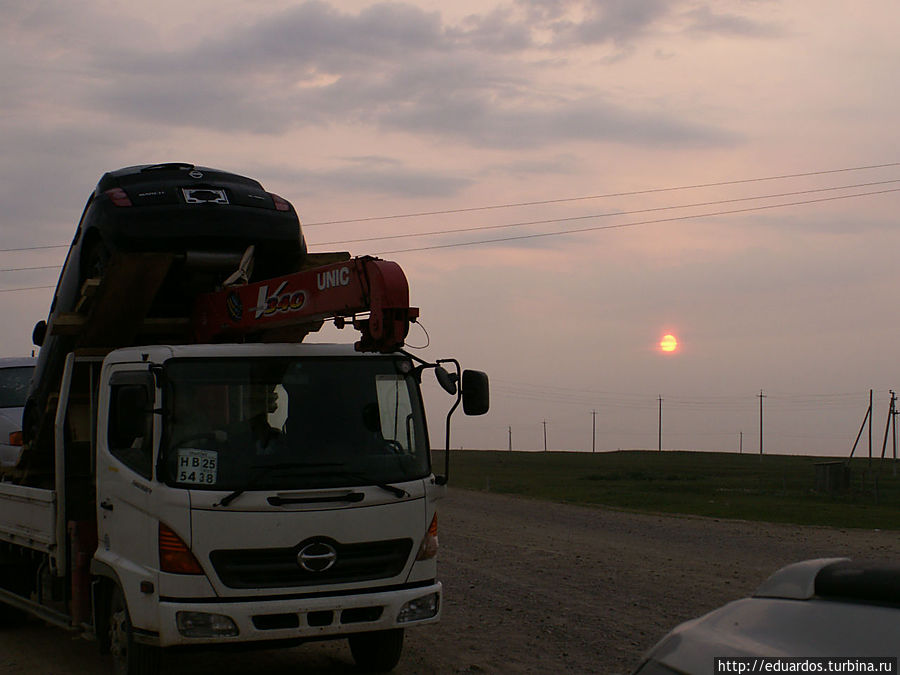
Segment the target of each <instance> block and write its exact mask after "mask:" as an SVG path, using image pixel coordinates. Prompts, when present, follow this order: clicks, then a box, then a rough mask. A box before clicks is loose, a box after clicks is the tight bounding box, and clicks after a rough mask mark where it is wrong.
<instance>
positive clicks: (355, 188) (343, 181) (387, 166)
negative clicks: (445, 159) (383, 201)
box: [279, 157, 473, 199]
mask: <svg viewBox="0 0 900 675" xmlns="http://www.w3.org/2000/svg"><path fill="white" fill-rule="evenodd" d="M279 175H280V176H281V177H282V179H283V180H284V181H285V182H287V183H293V184H295V185H296V186H297V188H296V192H294V191H292V193H291V194H304V193H307V194H308V193H310V192H318V191H321V190H328V191H333V192H341V193H345V194H353V193H356V192H377V193H380V194H387V195H392V196H398V197H403V198H407V199H414V198H417V197H452V196H455V195H458V194H459V193H460V192H461V191H462V190H463V189H465V188H466V187H468V186H469V185H471V184H472V182H473V181H472V180H470V179H467V178H462V177H459V176H456V175H453V174H450V173H448V172H443V171H436V170H432V169H428V168H425V167H410V166H407V165H405V164H403V163H401V162H398V161H396V160H392V159H390V158H386V157H357V158H350V159H348V160H347V161H346V163H345V165H344V166H341V167H338V168H334V169H318V170H301V171H298V170H296V169H291V168H288V169H284V170H281V171H279Z"/></svg>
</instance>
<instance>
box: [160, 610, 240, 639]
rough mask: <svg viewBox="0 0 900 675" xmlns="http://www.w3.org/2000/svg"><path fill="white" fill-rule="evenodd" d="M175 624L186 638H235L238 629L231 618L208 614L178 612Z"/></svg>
mask: <svg viewBox="0 0 900 675" xmlns="http://www.w3.org/2000/svg"><path fill="white" fill-rule="evenodd" d="M175 624H176V625H177V626H178V632H179V633H181V634H182V635H183V636H184V637H189V638H207V637H234V636H235V635H237V634H238V632H239V631H238V627H237V625H236V624H235V623H234V621H232V620H231V617H228V616H225V615H224V614H207V613H206V612H176V614H175Z"/></svg>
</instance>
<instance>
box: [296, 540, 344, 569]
mask: <svg viewBox="0 0 900 675" xmlns="http://www.w3.org/2000/svg"><path fill="white" fill-rule="evenodd" d="M336 562H337V551H336V550H335V548H334V546H332V545H331V544H326V543H325V542H324V541H314V542H312V543H311V544H307V545H306V546H304V547H303V548H301V549H300V553H298V554H297V564H298V565H300V567H302V568H303V569H305V570H306V571H307V572H325V571H326V570H329V569H331V568H332V567H333V566H334V564H335V563H336Z"/></svg>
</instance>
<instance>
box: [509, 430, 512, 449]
mask: <svg viewBox="0 0 900 675" xmlns="http://www.w3.org/2000/svg"><path fill="white" fill-rule="evenodd" d="M509 451H510V452H512V426H510V427H509Z"/></svg>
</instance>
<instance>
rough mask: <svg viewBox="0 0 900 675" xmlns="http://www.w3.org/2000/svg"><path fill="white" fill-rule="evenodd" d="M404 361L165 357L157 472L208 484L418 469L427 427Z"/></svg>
mask: <svg viewBox="0 0 900 675" xmlns="http://www.w3.org/2000/svg"><path fill="white" fill-rule="evenodd" d="M401 364H402V365H401ZM408 365H409V364H408V362H407V361H405V360H403V359H400V358H395V357H372V358H360V357H356V358H353V357H351V358H339V357H335V358H319V357H316V358H255V359H253V358H251V359H246V358H242V359H176V360H172V361H169V362H168V363H167V364H166V377H165V382H166V389H165V394H164V410H165V416H164V426H163V442H162V448H161V457H160V463H159V468H160V473H161V476H162V477H163V478H164V480H165V481H166V482H167V483H168V484H169V485H173V486H179V487H186V488H191V489H211V490H236V489H252V490H267V489H281V490H283V489H302V488H314V487H337V486H341V487H343V486H352V485H368V484H379V483H395V482H402V481H407V480H413V479H417V478H423V477H425V476H427V475H429V474H430V472H431V465H430V455H429V449H428V440H427V432H426V428H425V419H424V416H423V413H422V405H421V398H420V395H419V390H418V385H417V383H416V381H415V378H414V377H412V376H411V375H406V374H404V373H405V372H408V371H409V370H410V368H409V367H405V366H408Z"/></svg>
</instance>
